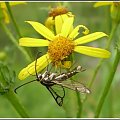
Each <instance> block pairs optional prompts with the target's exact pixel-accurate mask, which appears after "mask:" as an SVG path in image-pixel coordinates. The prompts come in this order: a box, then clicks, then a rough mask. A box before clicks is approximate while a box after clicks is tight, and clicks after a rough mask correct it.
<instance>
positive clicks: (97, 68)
mask: <svg viewBox="0 0 120 120" xmlns="http://www.w3.org/2000/svg"><path fill="white" fill-rule="evenodd" d="M117 26H118V24H116V23H114V24H113V27H112V30H111V33H110V37H109V39H108V42H107V44H106V49H109V48H110V44H111V42H112V38H113V36H114V34H115V31H116V29H117ZM103 61H104V59H100V61H99V62H98V64H97V66H96V68H95V70H94V73H93V76H92V79H91V81H90V83H89V85H88V87H89V88H91V86H92V84H93V82H94V80H95V78H96V76H97V73H98V71H99V69H100V67H101V65H102V63H103Z"/></svg>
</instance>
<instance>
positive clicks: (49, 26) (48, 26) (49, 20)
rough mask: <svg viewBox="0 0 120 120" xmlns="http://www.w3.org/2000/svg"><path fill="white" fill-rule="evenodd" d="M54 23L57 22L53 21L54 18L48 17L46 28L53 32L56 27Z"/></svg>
mask: <svg viewBox="0 0 120 120" xmlns="http://www.w3.org/2000/svg"><path fill="white" fill-rule="evenodd" d="M54 22H55V21H54V20H53V17H48V18H47V19H46V21H45V26H46V27H47V28H49V29H50V30H53V28H54V25H55V23H54Z"/></svg>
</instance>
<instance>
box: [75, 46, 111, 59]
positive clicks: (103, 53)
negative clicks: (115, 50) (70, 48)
mask: <svg viewBox="0 0 120 120" xmlns="http://www.w3.org/2000/svg"><path fill="white" fill-rule="evenodd" d="M74 51H76V52H78V53H81V54H85V55H88V56H92V57H98V58H109V57H110V54H111V53H110V52H109V51H107V50H105V49H100V48H94V47H87V46H76V47H75V49H74Z"/></svg>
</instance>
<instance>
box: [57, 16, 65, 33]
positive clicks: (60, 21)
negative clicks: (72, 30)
mask: <svg viewBox="0 0 120 120" xmlns="http://www.w3.org/2000/svg"><path fill="white" fill-rule="evenodd" d="M62 25H63V20H62V17H61V15H58V16H56V17H55V29H56V34H59V33H60V32H61V28H62Z"/></svg>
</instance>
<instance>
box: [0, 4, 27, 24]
mask: <svg viewBox="0 0 120 120" xmlns="http://www.w3.org/2000/svg"><path fill="white" fill-rule="evenodd" d="M25 3H26V2H9V4H10V6H15V5H19V4H25ZM0 7H1V9H2V12H3V17H4V22H5V23H6V24H9V23H10V18H9V15H8V13H7V7H6V4H5V2H0Z"/></svg>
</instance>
